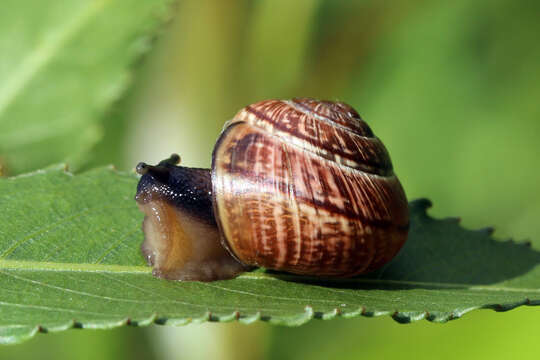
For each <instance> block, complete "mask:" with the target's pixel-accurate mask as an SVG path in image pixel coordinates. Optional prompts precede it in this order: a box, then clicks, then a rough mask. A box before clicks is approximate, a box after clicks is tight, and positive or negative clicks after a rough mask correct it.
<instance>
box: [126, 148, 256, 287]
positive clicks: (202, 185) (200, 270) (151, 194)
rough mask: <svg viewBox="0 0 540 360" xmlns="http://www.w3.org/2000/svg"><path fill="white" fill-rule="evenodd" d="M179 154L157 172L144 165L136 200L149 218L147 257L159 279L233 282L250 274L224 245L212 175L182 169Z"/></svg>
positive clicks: (145, 225)
mask: <svg viewBox="0 0 540 360" xmlns="http://www.w3.org/2000/svg"><path fill="white" fill-rule="evenodd" d="M179 162H180V157H179V156H178V155H176V154H173V155H172V156H171V157H170V158H169V159H166V160H163V161H161V162H160V163H159V164H158V165H156V166H151V165H147V164H145V163H139V165H137V168H136V170H137V173H139V174H140V175H142V177H141V179H140V181H139V184H138V186H137V195H136V196H135V200H136V201H137V204H138V206H139V208H140V209H141V210H142V212H144V214H145V215H146V216H145V218H144V221H143V232H144V236H145V240H144V242H143V243H142V245H141V250H142V253H143V255H144V257H145V259H146V261H147V262H148V264H149V265H150V266H153V268H154V269H153V271H152V274H153V275H154V276H157V277H162V278H166V279H175V280H199V281H212V280H219V279H230V278H233V277H235V276H236V275H238V274H239V273H240V272H243V271H245V270H246V268H245V267H244V266H243V265H241V264H240V263H239V262H238V261H236V260H235V259H234V258H233V257H232V256H231V255H230V254H229V252H228V251H227V250H226V249H225V248H224V247H223V246H222V245H221V242H220V234H219V231H218V228H217V225H216V221H215V219H214V214H213V210H212V198H211V196H212V195H211V191H212V184H211V179H210V170H209V169H197V168H188V167H183V166H177V164H178V163H179Z"/></svg>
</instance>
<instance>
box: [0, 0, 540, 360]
mask: <svg viewBox="0 0 540 360" xmlns="http://www.w3.org/2000/svg"><path fill="white" fill-rule="evenodd" d="M175 11H176V12H177V14H176V16H175V17H174V20H173V21H172V22H171V23H170V24H168V27H167V28H166V29H165V30H164V32H163V36H162V37H161V38H160V39H159V41H158V42H157V44H156V47H155V48H154V49H153V51H152V52H151V53H150V54H149V55H148V56H147V57H146V59H145V60H146V61H145V62H144V66H142V67H141V66H139V64H136V65H137V67H136V69H137V72H136V77H135V83H134V85H133V86H132V88H131V89H129V91H128V94H127V96H126V97H125V98H124V99H122V100H120V101H118V102H117V103H116V104H115V107H114V109H112V110H111V111H110V112H109V114H108V116H107V121H106V122H105V123H104V124H103V129H102V130H103V134H104V136H105V137H104V139H103V140H102V141H101V142H100V143H99V144H98V145H97V146H95V148H94V149H93V150H92V152H91V154H90V155H88V156H87V157H86V158H87V159H88V162H86V163H84V164H83V165H82V168H81V171H84V170H85V169H89V168H91V167H93V166H97V165H102V164H108V163H114V164H115V165H116V166H117V167H118V168H120V169H125V170H128V169H132V168H133V167H134V165H135V164H136V163H137V162H138V161H146V162H155V161H158V160H160V159H162V158H165V157H167V156H168V155H169V154H170V153H171V152H178V153H180V154H181V156H182V159H183V163H184V164H185V165H188V166H201V167H202V166H205V167H208V166H209V164H210V154H211V151H212V147H213V143H214V141H215V139H216V138H217V136H218V134H219V131H220V130H221V127H222V126H223V122H224V121H225V120H227V119H229V118H231V117H232V116H233V115H234V113H235V112H236V111H237V110H238V109H240V108H241V107H242V106H245V105H247V104H249V103H252V102H255V101H258V100H262V99H265V98H290V97H294V96H312V97H318V98H326V99H330V100H337V99H339V100H342V101H345V102H347V103H349V104H351V105H353V106H354V107H355V108H356V109H357V110H358V112H359V113H360V114H361V115H362V116H363V118H364V119H365V120H366V121H367V122H368V123H369V124H370V125H371V127H372V129H373V130H374V132H375V133H376V135H377V136H379V137H380V138H381V139H382V140H383V141H384V143H385V144H386V146H387V148H388V150H389V152H390V154H391V156H392V160H393V162H394V167H395V169H396V172H397V173H398V175H399V177H400V179H401V181H402V183H403V186H404V188H405V190H406V192H407V195H408V197H409V199H414V198H418V197H429V198H430V199H431V200H432V201H433V203H434V208H433V209H432V210H431V212H430V213H431V214H432V215H435V216H438V217H443V216H459V217H461V218H462V223H463V225H464V226H466V227H468V228H477V227H482V226H487V225H494V226H495V228H496V233H495V235H496V236H498V237H499V238H507V237H509V236H512V237H514V238H515V239H517V240H527V239H528V240H531V241H532V243H533V246H534V247H535V248H536V249H540V221H539V220H538V219H539V218H540V192H538V191H537V190H538V183H539V179H540V169H538V166H536V165H537V164H538V154H540V145H539V143H538V136H539V135H540V43H539V42H538V34H539V33H540V21H538V19H539V14H540V3H538V2H534V1H513V0H506V1H503V0H490V1H488V0H479V1H465V0H456V1H452V2H447V1H425V0H414V1H411V0H409V1H375V0H372V1H367V0H366V1H335V0H332V1H330V0H327V1H304V0H297V1H285V0H266V1H232V0H228V1H221V0H213V1H195V0H193V1H179V2H178V4H177V6H176V7H175ZM21 21H23V20H21ZM28 26H29V27H31V26H32V23H31V22H29V23H28ZM478 261H479V262H481V261H482V259H478ZM538 324H540V312H539V311H538V309H537V308H534V307H532V308H518V309H516V310H512V311H510V312H507V313H495V312H493V311H477V312H473V313H471V314H467V315H465V317H464V318H462V319H459V320H457V321H451V322H449V323H447V324H442V325H441V324H432V323H429V322H427V321H421V322H418V323H413V324H408V325H400V324H397V323H396V322H394V321H393V320H392V319H390V318H375V319H369V318H357V319H352V320H343V319H341V320H332V321H319V320H315V321H312V322H310V323H308V324H307V325H304V326H302V327H299V328H286V327H277V326H270V325H268V324H265V323H259V324H255V325H241V324H235V323H231V324H203V325H188V326H186V327H180V328H172V327H162V326H151V327H149V328H131V327H127V328H120V329H116V330H111V331H97V330H96V331H92V330H69V331H67V332H63V333H58V334H47V335H43V334H39V335H38V336H36V338H34V339H32V340H30V341H28V342H27V343H24V344H22V345H17V346H10V347H2V348H0V359H4V358H6V359H13V358H21V359H22V358H36V357H39V358H42V359H49V358H50V359H63V358H65V359H70V358H74V357H81V358H100V359H109V358H110V359H119V358H126V359H127V358H130V359H138V358H140V359H147V358H152V357H156V358H160V359H183V358H187V359H189V358H210V357H212V358H214V359H244V358H245V359H249V358H264V357H266V358H269V359H270V358H279V359H288V358H290V359H297V358H310V359H328V358H336V359H349V358H351V359H352V358H359V357H362V356H370V355H372V356H373V357H375V356H377V357H383V358H390V357H394V358H409V357H410V358H428V357H429V358H432V357H434V356H436V357H438V358H456V357H459V358H467V357H470V358H475V359H476V358H479V357H482V358H483V357H485V358H487V357H489V358H500V359H507V358H509V357H519V358H530V359H533V358H534V359H536V358H538V356H539V355H540V342H539V341H538V334H539V333H540V331H539V330H540V325H538Z"/></svg>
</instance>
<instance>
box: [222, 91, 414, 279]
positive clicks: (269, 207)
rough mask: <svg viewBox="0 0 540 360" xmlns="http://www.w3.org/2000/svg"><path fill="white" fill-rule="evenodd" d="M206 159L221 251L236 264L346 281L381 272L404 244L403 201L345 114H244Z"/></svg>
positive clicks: (325, 107)
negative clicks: (358, 276) (345, 279)
mask: <svg viewBox="0 0 540 360" xmlns="http://www.w3.org/2000/svg"><path fill="white" fill-rule="evenodd" d="M212 159H213V161H212V186H213V196H214V199H213V202H214V211H215V216H216V219H217V222H218V226H219V227H220V230H221V233H222V241H223V243H224V245H225V246H226V247H227V248H228V249H229V250H230V252H231V253H232V254H233V255H234V256H235V257H236V258H237V259H238V260H240V261H241V262H242V263H244V264H247V265H254V266H262V267H265V268H269V269H276V270H283V271H287V272H291V273H296V274H306V275H315V276H344V277H345V276H354V275H357V274H361V273H366V272H369V271H372V270H375V269H377V268H379V267H381V266H382V265H383V264H385V263H387V262H388V261H389V260H390V259H392V258H393V257H394V256H395V255H396V253H397V252H398V251H399V249H400V248H401V247H402V245H403V244H404V242H405V240H406V239H407V232H408V224H409V216H408V209H407V199H406V197H405V193H404V191H403V188H402V187H401V184H400V182H399V180H398V178H397V177H396V176H395V174H394V172H393V170H392V163H391V161H390V157H389V155H388V152H387V151H386V149H385V147H384V145H383V144H382V142H381V141H380V140H379V139H378V138H377V137H375V136H374V135H373V133H372V131H371V129H370V128H369V126H368V125H367V124H366V123H365V122H364V121H363V120H362V119H361V118H360V116H359V115H358V113H357V112H356V111H355V110H354V109H353V108H352V107H350V106H349V105H347V104H344V103H342V102H331V101H318V100H314V99H305V98H302V99H293V100H288V101H283V100H266V101H261V102H258V103H255V104H253V105H250V106H247V107H245V108H244V109H242V110H241V111H240V112H238V113H237V114H236V116H235V117H234V118H233V119H232V120H231V121H229V122H228V123H227V125H226V127H225V129H224V131H223V133H222V134H221V136H220V138H219V140H218V142H217V144H216V147H215V149H214V153H213V157H212Z"/></svg>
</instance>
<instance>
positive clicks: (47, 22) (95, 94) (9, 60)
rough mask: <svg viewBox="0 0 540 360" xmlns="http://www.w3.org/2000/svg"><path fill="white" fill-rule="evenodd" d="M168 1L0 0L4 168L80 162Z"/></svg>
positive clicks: (16, 170) (11, 170)
mask: <svg viewBox="0 0 540 360" xmlns="http://www.w3.org/2000/svg"><path fill="white" fill-rule="evenodd" d="M168 3H170V0H157V1H156V0H142V1H141V0H116V1H111V0H76V1H67V2H66V1H62V2H59V1H53V0H47V1H34V2H32V3H31V5H30V4H29V3H28V2H24V1H18V0H6V1H2V3H1V4H0V79H2V81H1V82H0V129H1V131H0V164H1V165H2V167H3V168H5V169H6V170H5V171H7V172H8V173H10V174H16V173H20V172H23V171H28V170H33V169H36V168H39V167H42V166H46V165H48V164H51V163H54V162H58V161H62V160H65V159H70V160H76V162H78V161H81V159H82V158H83V157H84V153H85V152H87V151H88V150H89V149H90V147H91V146H92V145H93V144H95V143H96V142H97V141H98V140H99V139H100V138H101V136H102V130H101V124H100V122H99V120H100V119H101V118H102V116H103V115H104V113H105V111H106V110H107V108H108V107H109V106H110V105H111V103H113V102H114V101H115V100H116V99H118V98H119V96H120V95H121V94H122V93H123V91H124V89H125V88H126V86H127V85H128V84H129V80H130V71H129V67H130V66H131V65H133V64H134V62H135V61H136V60H137V59H138V57H139V56H140V55H141V54H142V53H143V52H145V51H146V50H147V49H148V48H149V47H150V40H151V36H152V35H153V34H154V33H155V29H156V27H157V25H158V24H160V23H162V22H163V20H164V18H165V16H166V14H167V8H168V6H167V4H168ZM21 19H24V21H21ZM77 160H78V161H77Z"/></svg>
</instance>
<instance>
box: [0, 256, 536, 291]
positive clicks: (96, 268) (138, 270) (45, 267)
mask: <svg viewBox="0 0 540 360" xmlns="http://www.w3.org/2000/svg"><path fill="white" fill-rule="evenodd" d="M1 270H26V271H55V272H89V273H113V274H117V273H131V274H142V275H146V274H151V273H152V268H151V267H149V266H142V265H141V266H133V265H110V264H79V263H63V262H45V261H27V260H0V271H1ZM238 279H249V280H280V279H283V280H289V281H300V280H306V281H308V283H310V282H312V281H316V280H319V281H324V282H333V283H336V284H366V285H408V286H417V287H436V288H442V289H452V288H454V289H455V288H460V289H463V290H472V291H496V292H505V291H506V292H532V293H540V289H529V288H515V287H505V286H492V285H470V284H459V283H433V282H422V281H402V280H383V279H324V280H321V279H315V278H310V277H305V276H298V275H292V274H280V275H279V277H275V276H272V275H270V274H265V273H259V272H257V273H245V274H242V275H240V276H238ZM313 285H320V284H317V283H314V284H313Z"/></svg>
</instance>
